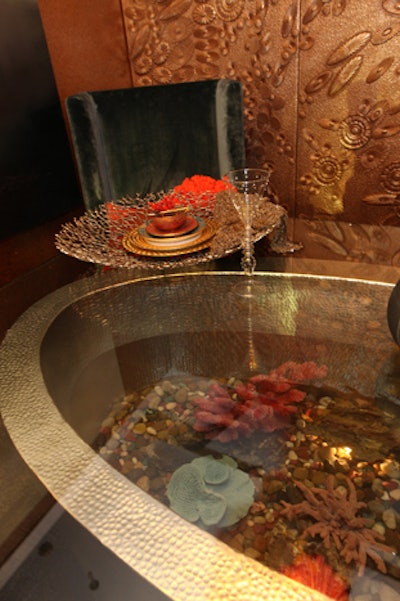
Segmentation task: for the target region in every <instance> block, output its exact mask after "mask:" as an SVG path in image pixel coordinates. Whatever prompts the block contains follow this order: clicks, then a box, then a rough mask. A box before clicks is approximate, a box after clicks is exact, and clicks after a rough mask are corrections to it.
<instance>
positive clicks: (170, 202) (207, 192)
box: [149, 175, 235, 213]
mask: <svg viewBox="0 0 400 601" xmlns="http://www.w3.org/2000/svg"><path fill="white" fill-rule="evenodd" d="M234 189H235V188H234V187H233V186H232V184H231V183H230V182H229V181H227V180H225V179H214V178H213V177H210V176H209V175H193V176H192V177H186V178H185V179H184V180H183V182H182V183H181V184H179V185H177V186H175V188H173V190H172V192H170V193H169V194H166V195H165V196H163V197H162V198H160V200H157V201H156V202H150V203H149V206H150V208H151V210H152V211H154V212H155V213H159V212H161V211H171V210H173V209H175V208H177V207H182V206H186V205H190V206H191V207H192V209H207V210H210V211H212V210H213V206H214V200H215V195H216V194H217V193H218V192H223V191H224V190H234Z"/></svg>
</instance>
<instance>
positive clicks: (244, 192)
mask: <svg viewBox="0 0 400 601" xmlns="http://www.w3.org/2000/svg"><path fill="white" fill-rule="evenodd" d="M269 175H270V171H269V169H251V168H244V169H235V170H233V171H229V172H228V173H227V177H228V179H229V181H230V182H231V184H232V185H233V186H234V190H235V192H234V193H233V195H232V203H233V206H234V208H235V209H236V211H237V213H238V216H239V219H240V220H241V222H242V224H243V228H244V231H243V238H242V260H241V263H240V264H241V267H242V269H243V271H244V274H245V275H246V276H249V277H251V276H252V275H253V273H254V270H255V267H256V259H255V253H254V237H253V214H255V213H257V211H258V206H259V203H260V198H261V196H262V194H263V193H264V190H265V188H266V186H267V184H268V180H269Z"/></svg>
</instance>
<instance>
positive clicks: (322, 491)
mask: <svg viewBox="0 0 400 601" xmlns="http://www.w3.org/2000/svg"><path fill="white" fill-rule="evenodd" d="M334 481H335V479H334V476H332V475H330V476H328V478H327V480H326V488H316V487H313V488H307V486H305V485H304V484H303V483H302V482H296V485H297V487H298V488H299V489H300V490H301V491H302V493H303V495H304V497H305V500H304V501H302V502H301V503H297V504H295V505H291V504H290V503H286V502H285V501H282V504H283V505H284V506H285V509H284V510H283V512H282V513H283V515H286V516H288V517H289V519H292V518H294V517H295V516H309V517H311V518H312V519H313V520H315V523H313V524H312V525H310V526H308V527H307V528H306V529H305V530H304V531H303V533H302V535H301V537H302V538H303V539H304V538H307V537H308V536H310V537H312V538H314V537H315V536H318V535H319V536H320V537H321V538H322V540H323V543H324V545H325V547H326V548H327V549H329V548H330V547H331V544H332V543H333V544H334V545H335V546H336V548H337V550H338V551H339V553H340V555H341V556H342V557H343V558H344V560H345V562H346V563H347V564H350V563H351V562H352V561H354V562H356V563H357V564H358V566H359V574H362V573H363V572H364V568H365V565H366V562H367V557H370V558H371V559H372V560H373V561H374V562H375V564H376V567H377V568H378V569H379V570H380V571H381V572H384V573H386V566H385V563H384V561H383V559H382V557H381V556H380V554H379V551H381V552H388V553H391V552H392V551H393V549H391V548H390V547H388V546H387V545H384V544H382V543H380V542H379V540H382V538H383V537H382V536H381V535H380V534H379V533H378V532H376V531H375V530H372V529H371V528H369V527H368V523H369V520H368V519H367V518H365V517H362V516H360V515H358V512H359V510H360V509H362V508H364V507H365V506H366V505H365V503H363V502H361V501H358V500H357V493H356V489H355V486H354V484H353V482H352V481H351V480H350V479H349V478H347V486H348V490H347V492H346V491H344V492H343V490H342V489H341V488H335V486H334Z"/></svg>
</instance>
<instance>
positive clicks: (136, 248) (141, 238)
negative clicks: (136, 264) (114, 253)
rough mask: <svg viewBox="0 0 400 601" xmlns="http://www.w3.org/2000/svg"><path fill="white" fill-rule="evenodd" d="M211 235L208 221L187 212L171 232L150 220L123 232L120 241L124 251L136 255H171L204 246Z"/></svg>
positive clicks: (210, 225)
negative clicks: (123, 234) (183, 219)
mask: <svg viewBox="0 0 400 601" xmlns="http://www.w3.org/2000/svg"><path fill="white" fill-rule="evenodd" d="M214 234H215V227H214V225H213V223H212V221H211V220H207V221H204V220H203V219H200V218H199V217H194V216H193V215H187V217H186V219H185V221H184V222H183V224H182V225H181V226H180V227H179V228H178V229H176V230H174V231H163V230H161V229H158V228H157V227H156V226H155V225H154V224H153V223H151V222H150V223H149V224H147V225H146V224H143V225H142V226H140V227H138V228H136V229H134V230H132V231H131V232H129V233H128V234H126V235H125V236H124V238H123V241H122V243H123V246H124V248H125V249H126V250H128V251H129V252H133V253H135V254H137V255H142V256H148V257H171V256H174V255H181V254H187V253H193V252H198V251H200V250H203V249H204V248H207V247H208V246H209V244H210V240H211V238H212V237H213V235H214Z"/></svg>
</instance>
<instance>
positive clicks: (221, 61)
mask: <svg viewBox="0 0 400 601" xmlns="http://www.w3.org/2000/svg"><path fill="white" fill-rule="evenodd" d="M57 4H58V8H57V9H55V5H57ZM40 6H41V10H42V13H43V16H44V25H45V29H46V31H47V29H48V26H49V29H50V32H49V36H50V37H49V39H50V41H51V42H52V44H50V53H51V54H52V55H54V65H55V70H56V77H57V82H58V84H59V90H60V95H61V98H62V99H63V98H64V97H65V96H66V95H68V94H70V93H75V92H77V91H80V90H82V89H92V90H93V89H102V88H105V87H108V88H115V87H123V86H124V85H134V86H145V85H152V84H162V83H175V82H181V81H194V80H201V79H211V78H219V77H228V78H233V79H238V80H240V81H241V82H242V84H243V87H244V102H245V127H246V139H247V155H248V163H249V164H252V165H255V164H256V165H258V166H262V165H264V164H267V163H268V164H270V165H272V166H273V168H274V174H273V177H272V178H271V183H272V186H273V189H274V190H275V192H276V193H277V195H278V197H279V201H280V202H281V203H282V204H283V205H285V206H286V207H287V208H288V209H289V211H290V213H291V214H292V215H294V216H296V217H301V218H303V220H304V224H305V230H306V233H305V234H304V235H306V236H307V235H308V234H307V225H306V224H307V222H308V220H312V221H314V222H315V220H324V221H326V220H328V221H332V222H339V221H340V222H342V223H349V222H351V223H354V222H357V223H358V224H365V225H374V226H380V225H382V224H389V225H394V226H397V225H398V214H397V211H398V205H399V202H400V196H399V193H400V158H399V156H400V152H399V151H400V89H399V88H400V86H399V82H400V60H399V58H398V56H399V53H398V50H399V46H400V37H399V33H400V5H399V2H398V1H396V0H363V1H362V2H361V1H360V0H358V1H357V0H118V1H117V0H103V2H101V6H102V8H103V10H104V7H106V6H107V7H108V8H107V11H108V15H109V18H107V19H103V22H99V19H98V18H96V17H95V14H94V13H95V12H96V11H94V10H93V5H90V6H89V2H85V3H84V5H83V6H82V3H81V2H80V0H64V1H63V2H62V3H61V2H60V1H59V0H40ZM75 6H79V7H80V8H79V15H80V16H79V20H82V19H84V18H86V19H87V23H86V26H85V36H86V37H85V44H86V47H88V46H89V47H90V52H91V53H92V54H93V49H94V48H96V41H97V44H98V47H99V51H100V52H101V54H102V56H104V57H107V56H108V57H109V59H107V64H108V65H109V67H111V68H110V69H109V70H108V71H106V72H101V70H100V69H98V68H97V69H95V70H93V69H92V70H90V69H89V68H87V69H86V70H85V66H84V64H83V66H82V65H80V68H79V69H78V72H77V73H76V71H75V69H74V62H76V59H77V57H78V54H77V51H76V47H75V44H74V43H73V40H74V36H75V35H78V32H79V31H81V26H80V27H78V26H76V29H74V28H70V30H69V32H68V36H69V42H68V43H67V41H66V36H65V35H61V34H60V30H61V29H63V30H64V29H65V23H64V21H63V13H64V12H65V11H66V10H67V12H68V11H69V12H71V11H72V12H73V8H74V7H75ZM50 7H51V8H50ZM49 10H50V11H51V14H52V19H51V20H50V21H51V22H50V23H48V20H47V19H46V12H47V11H49ZM96 10H97V9H96ZM57 11H58V12H57ZM57 19H58V22H57ZM90 23H93V24H95V26H93V29H91V27H90V26H89V24H90ZM70 24H71V23H70ZM99 27H100V29H99ZM57 30H58V32H57ZM75 32H76V33H75ZM60 39H61V42H60ZM90 39H91V42H90V43H88V40H90ZM61 46H62V52H63V60H62V61H61V60H59V51H60V47H61ZM52 47H54V48H55V49H56V50H57V52H58V56H56V53H54V52H53V53H52ZM124 47H125V52H126V56H125V61H124V57H123V56H122V53H123V52H124V50H123V49H124ZM83 50H84V51H85V46H84V47H83ZM68 56H72V57H73V59H74V60H73V61H72V62H71V63H70V62H69V61H68V60H67V59H68ZM81 59H82V61H84V60H85V59H84V58H83V55H81ZM108 61H110V62H109V63H108ZM116 65H119V75H117V76H116V72H115V69H114V71H113V69H112V67H113V66H114V67H115V66H116ZM112 71H113V72H112ZM128 71H129V74H128ZM78 84H79V85H78ZM79 88H80V89H79ZM310 231H311V230H310V228H309V232H310ZM333 231H334V230H332V229H330V230H329V231H327V232H325V234H324V235H325V236H326V237H327V238H328V239H329V240H330V241H328V243H326V244H324V245H323V248H325V250H331V251H332V252H333V256H334V258H339V257H340V253H342V255H343V256H345V255H346V248H341V249H340V252H339V253H336V252H335V250H334V249H335V241H336V239H337V240H338V241H340V244H342V246H343V244H344V245H346V243H345V242H343V240H342V239H343V238H344V236H343V234H341V233H340V232H339V233H338V231H337V230H336V233H335V234H333V233H332V232H333ZM299 232H300V230H299ZM339 238H340V240H339ZM369 241H370V234H369V233H366V234H365V242H364V244H365V245H368V243H369ZM314 242H316V239H315V240H314ZM339 246H340V245H339ZM338 248H339V247H338Z"/></svg>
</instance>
